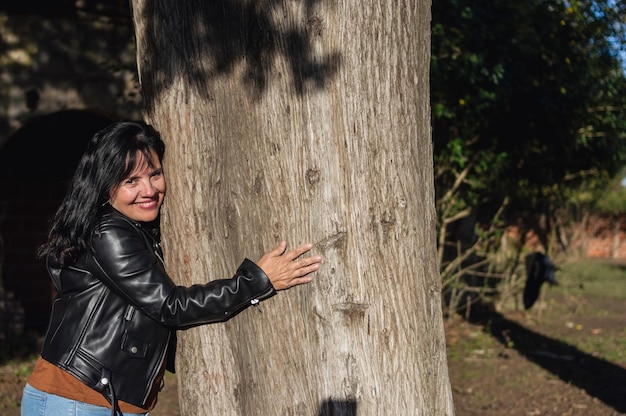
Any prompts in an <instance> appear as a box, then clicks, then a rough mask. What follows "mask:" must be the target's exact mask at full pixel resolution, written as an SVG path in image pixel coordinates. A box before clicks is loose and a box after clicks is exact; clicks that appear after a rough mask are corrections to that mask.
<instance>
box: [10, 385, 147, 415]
mask: <svg viewBox="0 0 626 416" xmlns="http://www.w3.org/2000/svg"><path fill="white" fill-rule="evenodd" d="M118 414H120V413H118ZM59 415H63V416H111V409H107V408H106V407H101V406H95V405H93V404H88V403H82V402H77V401H76V400H71V399H66V398H65V397H61V396H57V395H54V394H50V393H46V392H43V391H41V390H37V389H36V388H34V387H33V386H31V385H30V384H26V387H24V393H23V394H22V416H59ZM124 415H125V416H131V415H133V416H134V415H140V416H148V413H124Z"/></svg>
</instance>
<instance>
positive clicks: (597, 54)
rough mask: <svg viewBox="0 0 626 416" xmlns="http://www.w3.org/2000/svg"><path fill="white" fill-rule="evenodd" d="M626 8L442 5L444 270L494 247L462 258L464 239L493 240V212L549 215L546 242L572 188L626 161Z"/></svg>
mask: <svg viewBox="0 0 626 416" xmlns="http://www.w3.org/2000/svg"><path fill="white" fill-rule="evenodd" d="M624 8H625V4H624V2H623V1H609V0H607V1H604V0H599V1H596V0H589V1H587V0H583V1H575V2H565V1H560V0H553V1H543V0H531V1H528V2H509V1H504V0H497V1H482V0H443V1H441V2H436V3H434V4H433V54H432V55H433V56H432V72H431V90H432V93H433V97H432V106H433V141H434V145H435V179H436V190H437V191H436V194H437V198H438V199H437V208H438V217H439V232H440V238H439V242H440V245H439V249H440V259H441V262H442V271H445V272H446V273H447V272H448V271H450V270H456V274H457V275H458V274H459V273H463V272H464V271H465V270H467V267H472V265H480V264H481V263H480V261H482V260H483V259H484V258H485V256H484V255H480V256H478V257H476V256H474V257H472V258H469V257H471V256H467V257H468V258H469V259H468V260H467V262H466V263H465V264H463V265H462V267H459V266H458V264H459V263H460V262H461V261H460V256H459V248H458V247H461V249H460V250H461V251H460V252H461V253H464V252H466V251H468V250H470V251H472V250H473V251H474V252H476V253H478V252H483V254H484V252H486V251H488V250H489V249H490V247H493V246H495V245H496V244H497V243H498V241H499V236H500V233H499V232H497V229H498V227H496V232H492V231H493V230H494V227H493V226H494V220H496V221H501V220H502V219H508V221H509V223H510V221H511V219H512V218H515V217H520V216H521V217H525V219H526V220H527V221H532V219H533V218H539V217H542V218H544V219H546V220H545V221H544V222H543V224H545V227H546V228H545V229H544V230H541V231H545V232H544V233H543V234H542V235H543V237H544V238H543V239H544V244H546V245H547V237H546V235H547V232H549V231H550V226H551V224H552V223H553V221H552V220H553V219H554V218H555V217H556V212H557V210H558V211H559V213H562V212H563V211H562V209H561V208H563V207H564V206H565V205H566V203H567V200H568V198H569V197H570V195H571V193H572V192H574V191H576V190H578V189H580V187H581V186H583V185H584V186H588V185H589V184H590V183H591V181H590V180H589V177H590V176H594V177H596V178H606V177H611V176H613V175H614V174H615V173H616V172H617V171H618V170H619V169H620V168H621V167H622V166H623V165H624V162H625V157H626V151H625V150H626V148H625V146H626V141H625V140H624V132H625V131H626V124H625V120H626V118H625V117H624V109H625V108H626V105H625V99H626V98H625V97H626V94H624V93H625V92H626V84H624V70H623V66H622V64H621V59H620V56H621V55H620V52H621V50H620V47H622V45H623V44H624V43H623V36H624V30H623V28H624V26H623V23H624V21H623V16H624ZM596 183H599V181H597V180H596ZM505 201H506V204H507V205H506V207H503V205H502V204H503V202H505ZM496 225H497V224H496ZM535 225H536V224H535ZM476 226H479V227H480V228H481V229H482V230H484V232H485V233H484V234H483V235H482V236H481V235H480V234H477V233H476V232H473V230H475V227H476ZM500 229H501V227H500ZM468 230H469V231H468ZM445 250H448V251H449V252H448V253H444V251H445ZM446 273H444V274H446ZM450 281H455V279H454V278H451V279H450Z"/></svg>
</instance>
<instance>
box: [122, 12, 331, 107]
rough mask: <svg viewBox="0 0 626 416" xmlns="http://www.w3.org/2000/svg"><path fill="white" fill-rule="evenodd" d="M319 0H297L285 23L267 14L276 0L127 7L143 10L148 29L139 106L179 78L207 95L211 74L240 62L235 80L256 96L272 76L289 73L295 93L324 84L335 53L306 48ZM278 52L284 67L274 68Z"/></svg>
mask: <svg viewBox="0 0 626 416" xmlns="http://www.w3.org/2000/svg"><path fill="white" fill-rule="evenodd" d="M319 1H320V0H303V2H302V3H303V4H302V8H301V10H302V11H301V16H297V17H293V18H292V19H290V20H291V23H290V24H288V25H284V22H285V21H288V20H289V19H284V18H282V17H281V18H279V19H274V18H273V17H272V16H273V15H277V16H283V15H284V14H288V12H287V10H286V9H284V7H285V5H284V2H282V1H278V0H268V1H264V2H250V1H244V0H238V1H232V0H231V1H227V0H215V1H203V0H196V1H185V2H171V1H163V0H160V1H149V2H146V6H145V9H143V10H142V11H138V10H135V11H134V12H135V13H143V16H141V19H143V20H145V22H146V25H147V26H146V28H145V32H146V33H148V34H150V35H149V39H146V42H149V43H148V44H147V45H145V46H147V48H146V49H144V51H145V53H147V54H148V55H147V56H143V57H142V62H141V68H142V69H141V79H142V84H143V85H144V100H145V103H146V105H147V106H150V105H151V103H153V102H154V99H155V98H157V97H158V95H159V94H160V92H161V91H164V90H165V89H167V88H168V86H169V85H170V84H171V83H172V82H173V81H174V79H175V78H178V77H182V78H183V80H184V82H185V83H187V85H190V86H192V87H193V88H196V89H197V91H199V92H200V93H201V94H208V95H209V97H210V95H211V91H210V88H209V85H208V84H209V83H210V82H211V80H213V79H214V78H215V77H218V76H220V75H224V74H232V73H233V71H234V70H235V69H236V68H237V67H239V65H240V64H243V65H244V68H245V71H244V74H243V79H242V81H243V82H244V83H245V84H247V85H248V86H249V87H250V90H251V92H252V93H253V94H254V95H253V96H255V97H259V96H260V94H262V93H263V91H265V89H266V88H267V85H268V82H269V81H270V78H271V77H272V76H274V77H275V78H276V79H278V78H282V77H284V76H290V77H291V82H292V84H293V88H294V92H295V93H297V94H298V95H302V94H304V93H305V92H306V91H307V90H308V89H321V88H324V87H325V85H326V84H327V82H328V80H329V79H330V77H332V76H333V74H335V73H336V71H337V68H338V66H339V63H340V54H339V53H338V52H332V53H330V54H328V55H325V56H317V55H316V54H315V53H314V52H313V45H314V43H315V42H316V38H319V37H321V36H322V33H323V32H324V30H325V25H326V22H324V21H323V19H321V18H320V16H318V14H317V13H316V8H315V5H316V3H318V2H319ZM281 22H283V24H281ZM281 56H282V58H283V59H284V60H285V61H286V62H287V64H288V67H289V70H290V74H281V73H280V72H279V71H278V70H276V68H274V64H275V62H276V58H278V57H281ZM146 93H147V94H153V96H146V95H145V94H146Z"/></svg>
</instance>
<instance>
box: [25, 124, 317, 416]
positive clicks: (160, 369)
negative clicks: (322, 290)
mask: <svg viewBox="0 0 626 416" xmlns="http://www.w3.org/2000/svg"><path fill="white" fill-rule="evenodd" d="M164 154H165V145H164V143H163V141H162V140H161V137H160V135H159V133H158V132H156V131H155V130H154V129H153V128H152V127H151V126H149V125H147V124H145V123H143V122H140V121H137V122H134V121H124V122H118V123H113V124H111V125H110V126H108V127H106V128H104V129H103V130H101V131H99V132H98V133H96V134H95V135H94V136H93V138H92V139H91V141H90V142H89V143H88V145H87V149H86V151H85V153H84V154H83V156H82V158H81V160H80V162H79V165H78V168H77V169H76V172H75V173H74V176H73V179H72V182H71V184H70V187H69V190H68V192H67V194H66V196H65V198H64V199H63V201H62V202H61V205H60V207H59V209H58V210H57V212H56V214H55V216H54V218H53V221H52V226H51V228H50V232H49V234H48V241H47V242H46V243H45V244H43V245H42V247H41V248H40V250H39V254H40V255H41V256H42V257H44V258H45V259H46V264H47V268H48V273H49V274H50V277H51V278H52V281H53V283H54V285H55V288H56V291H57V295H56V297H55V299H54V303H53V306H52V314H51V318H50V323H49V326H48V332H47V334H46V338H45V341H44V346H43V349H42V353H41V357H39V359H38V360H37V362H36V363H35V367H34V369H33V372H32V374H31V376H30V377H29V380H28V383H27V385H26V386H25V388H24V392H23V399H22V410H21V411H22V415H24V416H30V415H43V416H46V415H58V414H61V413H62V414H67V415H74V416H79V415H80V416H90V415H108V414H111V415H115V414H116V412H118V411H121V412H123V414H125V415H145V414H147V412H149V411H150V410H152V409H153V408H154V406H155V404H156V399H157V394H158V392H159V391H160V390H161V388H162V384H163V382H164V377H163V376H164V373H165V370H166V369H167V370H170V371H172V372H173V371H174V367H173V363H174V355H175V350H176V330H180V329H187V328H191V327H194V326H198V325H204V324H210V323H215V322H220V321H225V320H227V319H229V318H230V317H232V316H234V315H235V314H237V313H238V312H239V311H241V310H242V309H245V308H247V307H248V306H251V305H257V304H258V303H259V302H260V301H261V300H265V299H267V298H269V297H271V296H273V295H275V294H276V291H278V290H282V289H288V288H290V287H292V286H295V285H299V284H304V283H308V282H310V281H311V276H310V273H312V272H314V271H316V270H318V269H319V267H320V262H321V260H322V258H321V256H311V257H301V256H302V255H303V254H305V253H307V252H308V251H309V250H311V248H312V245H311V244H303V245H301V246H299V247H297V248H295V249H293V250H290V251H287V250H286V248H287V245H286V242H284V241H282V242H280V243H279V244H278V245H277V246H276V247H275V248H274V249H273V250H271V251H269V252H267V253H266V254H265V255H263V256H262V257H261V259H260V260H259V261H258V262H256V263H255V262H253V261H250V260H248V259H245V260H244V261H243V263H242V264H241V265H240V266H239V268H238V269H237V272H236V273H235V275H234V276H233V277H232V278H230V279H217V280H212V281H210V282H208V283H206V284H196V285H194V286H192V287H184V286H177V285H176V284H175V283H174V282H173V280H172V279H171V278H170V277H169V275H168V274H167V272H166V270H165V265H164V262H163V252H162V250H161V245H160V229H159V219H160V208H161V206H162V204H163V201H164V198H165V190H166V184H165V177H164V174H163V169H162V160H163V156H164ZM207 280H209V279H207Z"/></svg>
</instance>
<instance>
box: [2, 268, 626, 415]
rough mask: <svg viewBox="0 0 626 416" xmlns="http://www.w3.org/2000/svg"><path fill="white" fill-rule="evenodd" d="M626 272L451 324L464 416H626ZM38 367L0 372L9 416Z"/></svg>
mask: <svg viewBox="0 0 626 416" xmlns="http://www.w3.org/2000/svg"><path fill="white" fill-rule="evenodd" d="M620 270H621V272H620V273H621V275H620V276H621V277H620V276H618V277H617V279H618V280H617V281H612V282H610V286H608V291H607V292H608V295H597V294H595V293H590V292H589V291H587V290H585V288H584V286H583V285H582V284H579V283H573V282H571V281H570V282H567V281H565V283H563V284H562V285H560V286H557V287H544V288H542V298H541V299H540V300H539V301H538V303H537V304H535V305H534V306H533V307H532V308H531V309H530V310H529V311H523V310H521V311H520V310H517V311H516V310H515V308H509V310H508V311H506V312H503V313H495V312H486V313H484V314H481V316H480V317H478V318H476V319H475V320H474V322H468V321H466V320H463V319H460V318H456V319H454V320H448V321H446V323H445V326H446V337H447V343H448V358H449V374H450V380H451V385H452V391H453V395H454V402H455V406H456V415H457V416H496V415H497V416H583V415H584V416H617V415H626V394H625V393H626V302H624V300H623V297H621V296H613V294H614V293H612V292H615V294H619V293H624V292H625V290H624V287H625V286H626V272H624V271H623V269H620ZM615 279H616V278H615V277H613V280H615ZM602 284H604V285H607V284H609V283H607V282H603V283H602ZM596 292H597V291H596ZM31 367H32V359H27V360H13V361H10V362H9V363H4V365H3V366H1V367H0V414H1V415H4V416H17V415H19V400H20V395H21V389H22V386H23V385H24V383H25V380H26V377H27V376H28V373H29V372H30V368H31ZM176 394H177V393H176V378H175V377H174V376H168V377H167V379H166V388H165V390H164V392H163V393H162V394H161V396H160V400H159V403H158V404H157V408H156V409H155V410H154V411H153V412H151V416H178V415H179V412H178V404H177V398H176V397H177V396H176ZM199 416H202V415H199ZM277 416H281V415H277Z"/></svg>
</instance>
